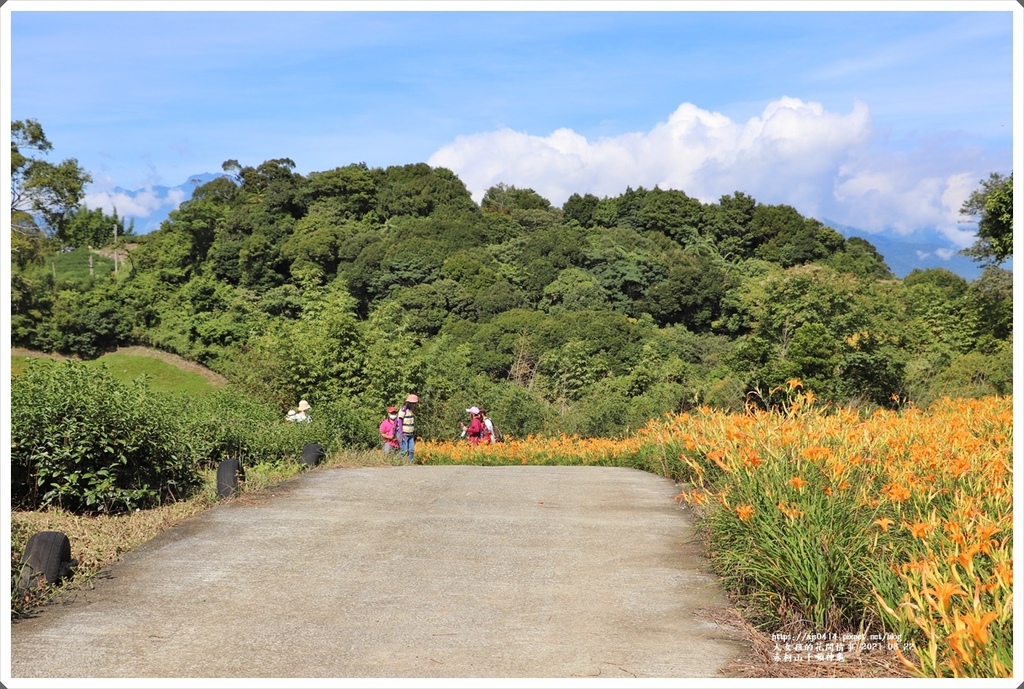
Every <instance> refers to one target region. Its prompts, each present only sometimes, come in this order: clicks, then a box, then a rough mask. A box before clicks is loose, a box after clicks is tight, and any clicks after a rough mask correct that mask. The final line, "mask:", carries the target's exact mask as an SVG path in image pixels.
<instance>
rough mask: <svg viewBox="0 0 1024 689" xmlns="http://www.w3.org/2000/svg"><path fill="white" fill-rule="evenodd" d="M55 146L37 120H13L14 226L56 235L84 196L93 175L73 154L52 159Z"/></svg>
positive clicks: (16, 229)
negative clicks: (60, 158)
mask: <svg viewBox="0 0 1024 689" xmlns="http://www.w3.org/2000/svg"><path fill="white" fill-rule="evenodd" d="M52 149H53V144H51V143H50V141H49V140H48V139H47V138H46V134H45V132H43V127H42V126H41V125H40V124H39V122H38V121H36V120H17V121H15V122H12V123H11V229H12V230H13V231H14V232H15V233H18V234H21V235H25V236H32V235H35V234H37V233H40V232H42V233H44V234H46V235H47V236H54V235H56V234H58V233H59V231H60V229H61V227H63V226H64V224H65V222H66V219H67V216H68V214H69V213H71V212H72V211H73V210H74V209H76V208H77V207H78V204H79V203H80V202H81V200H82V198H83V197H84V196H85V185H86V184H88V183H89V182H92V177H91V176H90V175H89V173H87V172H86V171H85V170H84V169H83V168H82V167H80V166H79V165H78V161H77V160H76V159H74V158H67V159H65V160H63V161H61V162H60V163H56V164H54V163H51V162H49V161H47V160H45V156H46V155H47V154H48V153H49V152H50V151H51V150H52Z"/></svg>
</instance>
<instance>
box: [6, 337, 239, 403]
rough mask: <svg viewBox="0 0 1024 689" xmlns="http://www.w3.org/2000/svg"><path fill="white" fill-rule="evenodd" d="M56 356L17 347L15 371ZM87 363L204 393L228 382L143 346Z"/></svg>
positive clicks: (166, 387) (122, 376)
mask: <svg viewBox="0 0 1024 689" xmlns="http://www.w3.org/2000/svg"><path fill="white" fill-rule="evenodd" d="M52 358H54V357H51V356H49V355H46V354H40V353H38V352H29V351H26V350H14V351H12V352H11V375H12V376H17V375H20V374H21V373H23V372H24V371H25V370H26V369H27V368H28V367H29V366H31V365H32V362H33V361H37V360H41V359H52ZM86 364H87V365H89V366H106V367H107V369H108V370H109V371H110V373H111V375H113V376H114V377H115V378H118V379H119V380H122V381H125V382H128V381H132V380H135V379H137V378H139V377H140V376H146V377H147V379H148V384H149V386H150V387H151V388H153V389H154V390H162V391H166V392H185V393H189V394H193V395H202V394H205V393H208V392H210V391H211V390H214V389H215V388H217V387H219V386H220V385H223V384H224V381H223V378H222V377H220V376H218V375H217V374H216V373H214V372H213V371H210V370H209V369H205V368H203V367H202V366H199V365H198V364H193V363H191V362H187V361H185V360H184V359H181V360H180V361H178V360H177V358H176V357H172V356H170V355H167V354H165V353H163V352H159V351H157V350H151V349H146V348H143V347H131V348H128V349H123V350H118V351H116V352H110V353H108V354H104V355H103V356H101V357H99V358H97V359H93V360H90V361H87V362H86Z"/></svg>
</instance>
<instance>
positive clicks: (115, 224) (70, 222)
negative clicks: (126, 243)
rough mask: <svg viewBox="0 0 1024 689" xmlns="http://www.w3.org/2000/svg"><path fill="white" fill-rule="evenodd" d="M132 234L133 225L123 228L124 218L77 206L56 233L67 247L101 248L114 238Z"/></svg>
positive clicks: (115, 212) (115, 214)
mask: <svg viewBox="0 0 1024 689" xmlns="http://www.w3.org/2000/svg"><path fill="white" fill-rule="evenodd" d="M133 232H134V228H133V225H131V224H130V225H129V226H128V227H127V228H126V227H125V226H124V218H120V217H118V215H117V210H116V209H115V210H114V214H113V215H107V214H106V213H104V212H103V209H102V208H94V209H91V210H90V209H89V208H86V207H85V206H79V207H78V208H76V209H75V210H74V211H72V212H71V214H70V215H69V217H68V219H67V222H65V223H63V225H62V227H61V228H60V230H59V231H58V233H57V238H58V239H59V240H60V241H61V242H62V243H63V244H65V245H68V246H92V247H101V246H106V245H107V244H109V243H111V242H112V241H113V240H114V238H115V237H116V238H120V237H125V236H130V235H132V234H133Z"/></svg>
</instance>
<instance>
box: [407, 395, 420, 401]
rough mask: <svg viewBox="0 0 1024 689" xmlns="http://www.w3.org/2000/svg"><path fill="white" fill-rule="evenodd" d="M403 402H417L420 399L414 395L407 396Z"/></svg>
mask: <svg viewBox="0 0 1024 689" xmlns="http://www.w3.org/2000/svg"><path fill="white" fill-rule="evenodd" d="M405 401H406V402H419V401H420V398H419V397H417V396H416V395H409V396H408V397H406V398H405Z"/></svg>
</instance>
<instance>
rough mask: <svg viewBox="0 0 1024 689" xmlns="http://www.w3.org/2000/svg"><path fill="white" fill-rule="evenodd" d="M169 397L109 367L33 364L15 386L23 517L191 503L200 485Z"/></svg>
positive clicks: (16, 467)
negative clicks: (47, 511)
mask: <svg viewBox="0 0 1024 689" xmlns="http://www.w3.org/2000/svg"><path fill="white" fill-rule="evenodd" d="M173 412H174V409H173V407H172V406H171V405H169V404H168V403H167V398H166V397H163V396H160V395H159V394H157V393H153V392H151V391H150V390H149V389H148V388H147V387H146V384H145V380H144V379H140V380H137V381H135V382H133V383H122V382H120V381H118V380H117V379H115V378H114V377H113V376H112V375H111V374H110V373H109V371H108V370H107V369H106V368H105V367H101V368H98V369H97V368H90V367H88V366H86V365H85V364H83V363H81V362H74V361H70V362H51V361H40V362H36V363H33V364H32V365H31V366H30V367H29V368H28V369H27V370H26V371H25V373H23V374H22V375H20V376H17V377H16V378H15V379H14V380H13V381H12V383H11V498H12V504H13V506H14V507H16V508H22V509H37V508H40V507H47V506H60V507H63V508H64V509H67V510H71V511H76V512H120V511H125V510H130V509H137V508H145V507H152V506H155V505H158V504H160V503H161V502H163V501H165V500H176V499H180V498H183V497H187V496H188V495H189V494H190V493H191V492H192V491H193V490H194V489H195V488H196V487H197V486H198V485H199V484H200V476H199V474H198V471H197V467H196V464H195V462H194V461H192V457H191V456H190V455H188V454H187V453H181V452H176V450H177V449H178V448H179V447H180V444H179V443H178V442H177V439H176V434H177V431H178V428H179V426H178V423H177V422H176V421H175V420H174V419H173Z"/></svg>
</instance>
